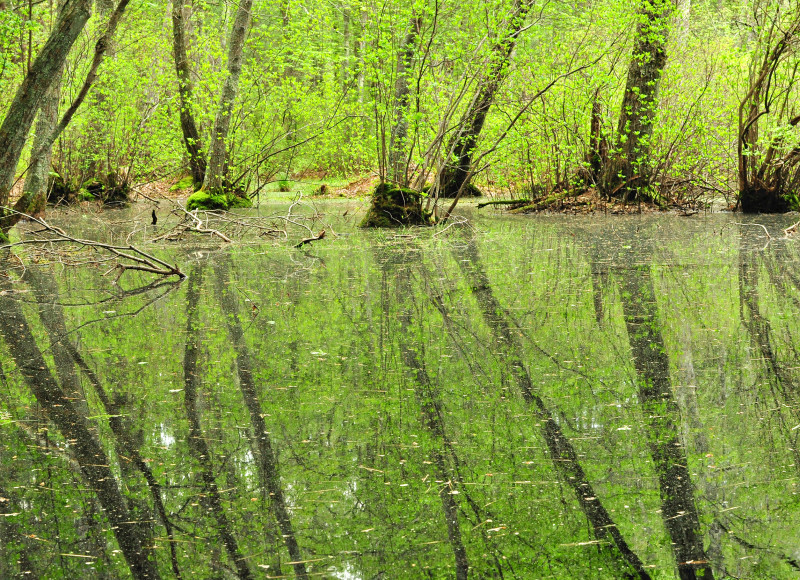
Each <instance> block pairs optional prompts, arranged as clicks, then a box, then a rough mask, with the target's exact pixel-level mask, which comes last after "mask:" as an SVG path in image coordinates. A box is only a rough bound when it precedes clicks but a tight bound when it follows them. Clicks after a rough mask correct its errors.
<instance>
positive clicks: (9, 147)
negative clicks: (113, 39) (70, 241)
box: [0, 0, 92, 206]
mask: <svg viewBox="0 0 800 580" xmlns="http://www.w3.org/2000/svg"><path fill="white" fill-rule="evenodd" d="M91 5H92V3H91V0H67V1H66V3H65V4H64V8H63V10H62V12H61V14H60V15H59V17H58V19H57V20H56V23H55V25H54V27H53V30H52V32H51V33H50V36H49V38H48V39H47V42H46V43H45V45H44V46H43V47H42V49H41V50H40V51H39V54H38V56H37V57H36V60H35V61H34V62H33V65H32V66H31V67H30V70H29V71H28V74H27V75H25V79H24V80H23V81H22V84H21V85H20V87H19V88H18V89H17V92H16V94H15V96H14V100H13V101H12V102H11V105H10V106H9V108H8V110H7V112H6V116H5V118H4V119H3V123H2V125H1V126H0V206H7V205H8V198H9V195H10V193H11V188H12V187H13V185H14V178H15V175H16V170H17V163H18V162H19V158H20V155H21V154H22V148H23V147H24V146H25V141H26V139H27V137H28V132H29V131H30V128H31V125H32V124H33V120H34V118H35V117H36V112H37V111H38V110H39V108H40V107H41V105H42V101H43V100H44V98H45V95H46V94H47V92H48V91H49V90H50V87H51V86H52V85H53V83H54V82H56V79H57V78H58V76H59V72H60V71H61V69H62V68H63V66H64V62H65V61H66V58H67V55H68V54H69V51H70V49H71V48H72V45H73V43H74V42H75V39H76V38H77V37H78V35H79V34H80V32H81V30H83V27H84V25H85V24H86V21H87V20H89V16H90V14H91Z"/></svg>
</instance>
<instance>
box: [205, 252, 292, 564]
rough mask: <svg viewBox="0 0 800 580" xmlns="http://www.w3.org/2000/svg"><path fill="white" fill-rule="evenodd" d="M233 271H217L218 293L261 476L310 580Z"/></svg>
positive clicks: (285, 535)
mask: <svg viewBox="0 0 800 580" xmlns="http://www.w3.org/2000/svg"><path fill="white" fill-rule="evenodd" d="M229 271H230V270H229V268H228V265H227V263H223V265H222V266H218V267H217V273H218V276H217V279H216V286H217V292H216V293H217V296H218V297H219V301H220V306H222V310H223V312H224V314H225V320H226V321H227V323H228V334H229V336H230V337H231V342H232V343H233V348H234V350H235V351H236V369H237V371H238V374H239V388H240V389H241V391H242V398H243V399H244V402H245V405H246V406H247V409H248V411H249V412H250V423H251V425H252V427H253V434H254V435H255V439H256V444H257V447H258V458H259V463H258V468H259V475H260V477H261V480H262V485H264V487H265V488H266V489H267V491H268V492H269V497H270V508H271V510H272V513H273V514H274V516H275V519H276V520H277V522H278V527H280V530H281V534H282V536H283V541H284V543H285V544H286V549H287V550H288V551H289V556H290V557H291V559H292V562H293V564H292V566H293V567H294V574H295V577H296V578H301V579H306V578H308V573H307V572H306V565H305V563H304V562H303V554H302V552H301V551H300V546H299V545H298V543H297V537H296V535H295V532H294V527H293V526H292V519H291V515H290V514H289V509H288V507H287V505H286V499H285V496H284V492H283V487H282V486H281V477H280V472H279V470H278V459H277V457H276V456H275V451H274V450H273V448H272V440H271V438H270V436H269V431H268V430H267V424H266V422H265V421H264V413H263V411H262V409H261V403H260V401H259V398H258V389H257V388H256V384H255V380H254V378H253V365H252V362H251V358H250V349H248V348H247V344H246V343H245V339H244V332H243V331H242V325H241V323H240V322H239V308H238V305H237V303H236V297H235V296H234V295H233V293H232V292H231V291H230V289H229V287H228V284H229V277H230V276H229Z"/></svg>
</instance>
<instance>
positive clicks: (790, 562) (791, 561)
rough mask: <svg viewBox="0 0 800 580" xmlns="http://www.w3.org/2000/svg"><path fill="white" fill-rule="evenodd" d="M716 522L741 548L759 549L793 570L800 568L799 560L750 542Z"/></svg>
mask: <svg viewBox="0 0 800 580" xmlns="http://www.w3.org/2000/svg"><path fill="white" fill-rule="evenodd" d="M716 524H717V525H718V526H719V527H720V528H721V529H722V531H723V532H725V533H726V534H728V536H730V537H731V538H732V539H733V541H734V542H736V543H737V544H739V545H740V546H742V547H743V548H746V549H748V550H760V551H762V552H766V553H768V554H773V555H775V556H777V557H778V558H780V559H781V560H783V561H784V562H786V563H787V564H788V565H789V566H791V567H792V568H794V569H795V570H800V562H798V561H797V559H796V558H793V557H792V556H788V555H786V554H781V553H779V552H774V551H773V550H771V549H769V548H762V547H761V546H756V545H755V544H751V543H750V542H748V541H747V540H745V539H743V538H740V537H739V536H737V535H736V534H735V533H733V531H732V530H730V529H728V527H727V526H726V525H725V524H723V523H722V522H721V521H719V520H716Z"/></svg>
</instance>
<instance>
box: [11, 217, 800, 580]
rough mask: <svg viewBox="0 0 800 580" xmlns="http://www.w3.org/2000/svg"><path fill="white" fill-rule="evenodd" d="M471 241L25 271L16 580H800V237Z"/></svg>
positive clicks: (579, 227)
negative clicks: (173, 267)
mask: <svg viewBox="0 0 800 580" xmlns="http://www.w3.org/2000/svg"><path fill="white" fill-rule="evenodd" d="M323 209H324V208H323ZM327 210H328V211H329V212H330V213H331V214H333V213H338V212H339V211H340V210H339V209H337V206H336V205H331V206H328V207H327ZM474 217H475V220H474V222H473V226H474V227H473V229H467V228H455V227H454V228H450V229H449V230H447V231H446V232H444V233H435V232H434V231H429V230H423V231H393V232H364V231H358V230H357V229H355V228H354V227H353V223H352V222H347V221H340V222H337V224H336V230H337V233H339V234H340V235H339V236H338V237H334V236H330V237H328V238H326V239H325V240H323V241H320V242H316V243H314V244H313V245H309V246H305V247H304V248H303V249H292V248H290V247H287V246H285V245H274V244H272V243H270V242H266V241H264V242H259V241H252V242H249V243H244V244H242V243H239V244H234V245H232V246H231V245H229V246H227V247H222V248H220V246H219V245H218V244H216V243H213V244H209V243H207V242H200V241H198V242H197V244H198V245H197V246H196V247H192V248H190V249H188V250H187V249H186V247H185V246H184V247H182V248H181V249H178V248H177V247H170V246H163V245H153V246H151V247H150V249H151V250H152V251H160V252H162V255H163V256H169V259H170V261H171V262H178V263H179V264H180V265H181V268H182V269H183V271H184V272H186V273H187V274H188V279H187V280H185V281H183V282H182V283H179V284H171V283H170V284H160V285H158V284H157V285H155V287H150V288H147V289H145V290H144V291H133V292H123V291H122V290H121V289H120V288H118V287H115V286H113V285H112V284H111V283H110V281H109V280H108V278H104V277H102V273H103V271H104V269H102V268H96V269H95V268H90V267H84V268H80V269H67V268H63V267H59V266H51V267H48V266H33V265H32V264H28V268H27V269H26V271H25V272H24V274H23V273H22V271H21V270H20V269H18V268H16V269H13V270H9V271H8V272H7V273H8V274H9V275H10V278H9V279H7V280H5V281H3V288H2V295H0V311H2V322H0V334H2V341H0V342H2V347H0V363H1V364H2V377H0V379H1V380H2V384H1V385H0V388H1V392H2V394H1V395H0V461H2V470H0V512H2V513H0V516H2V517H0V547H1V549H2V556H1V557H0V577H2V578H12V577H24V578H119V577H123V578H124V577H130V576H131V575H133V576H135V577H138V578H175V577H178V578H237V577H238V578H276V577H285V578H292V577H299V578H303V577H309V578H310V577H321V578H338V579H342V580H355V579H370V578H453V577H455V578H459V579H461V578H468V577H470V578H621V577H632V578H676V577H681V578H695V577H702V578H712V577H716V578H730V577H735V578H797V575H798V573H799V572H800V505H798V503H799V502H800V496H798V491H800V489H798V473H799V471H800V467H798V466H800V456H798V451H797V450H798V437H800V408H799V407H798V398H800V352H798V348H799V347H800V342H798V338H799V337H798V334H800V325H799V324H798V320H800V269H799V268H798V265H800V250H798V244H800V241H798V240H794V239H786V237H785V236H784V234H783V228H785V227H787V226H788V225H790V224H791V223H792V222H793V221H796V220H795V219H792V218H793V216H783V217H780V218H767V217H764V218H759V219H756V220H754V221H753V223H748V224H741V223H736V222H737V220H741V219H742V218H741V217H740V216H726V215H711V216H700V217H693V218H680V217H676V216H649V217H648V216H645V217H624V218H621V217H616V218H610V217H609V218H604V217H592V218H568V217H537V218H526V219H519V218H511V217H504V216H502V215H499V214H488V217H486V216H483V215H481V216H479V215H475V216H474ZM64 222H65V224H66V225H69V226H72V227H78V225H79V224H76V223H71V222H70V220H69V219H66V218H65V220H64ZM754 223H758V224H763V225H764V226H766V231H765V229H764V228H762V227H761V226H758V225H754ZM767 232H769V235H770V237H768V236H767ZM163 248H166V249H163ZM151 281H152V280H151V278H148V277H147V276H146V275H141V276H139V275H137V274H135V273H134V274H130V273H129V274H126V275H125V277H123V280H122V282H121V285H122V287H124V288H127V289H136V288H137V287H140V286H145V285H146V284H148V283H150V282H151Z"/></svg>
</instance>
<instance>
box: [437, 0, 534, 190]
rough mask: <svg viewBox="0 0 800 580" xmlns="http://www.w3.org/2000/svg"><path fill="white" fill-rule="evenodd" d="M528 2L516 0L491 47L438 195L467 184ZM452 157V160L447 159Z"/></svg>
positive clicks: (450, 150) (453, 142)
mask: <svg viewBox="0 0 800 580" xmlns="http://www.w3.org/2000/svg"><path fill="white" fill-rule="evenodd" d="M531 5H532V1H531V0H517V1H516V2H515V7H514V11H513V13H512V14H511V18H510V22H509V25H508V29H507V31H506V33H505V34H504V35H503V36H502V39H501V40H500V41H499V42H498V43H497V44H495V45H494V47H493V48H492V54H491V57H490V61H489V63H488V70H487V72H486V75H485V76H484V77H483V79H482V80H481V82H480V84H479V85H478V90H477V92H476V94H475V96H474V97H473V99H472V101H471V102H470V104H469V106H468V107H467V110H466V111H465V113H464V115H463V116H462V117H461V121H460V122H459V126H458V130H457V131H456V132H455V134H454V136H453V138H452V140H451V141H450V144H449V147H448V148H447V151H446V155H447V156H448V162H447V163H446V164H445V165H444V167H442V169H441V170H440V171H439V175H438V176H437V179H436V183H437V188H436V190H437V191H438V195H439V197H459V196H461V195H464V194H465V193H466V192H465V190H466V189H467V187H468V185H469V179H470V178H471V176H472V174H471V170H472V155H473V153H474V151H475V145H476V144H477V141H478V137H479V136H480V134H481V131H482V130H483V125H484V123H485V122H486V116H487V115H488V114H489V109H490V108H491V106H492V103H493V102H494V98H495V95H496V94H497V91H498V89H499V88H500V85H501V84H502V82H503V80H505V78H506V76H507V75H508V64H509V61H510V60H511V53H512V52H513V51H514V47H515V46H516V43H517V39H518V38H519V35H520V33H521V32H522V26H523V24H524V23H525V18H526V17H527V15H528V12H529V11H530V8H531ZM451 160H452V161H451Z"/></svg>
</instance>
